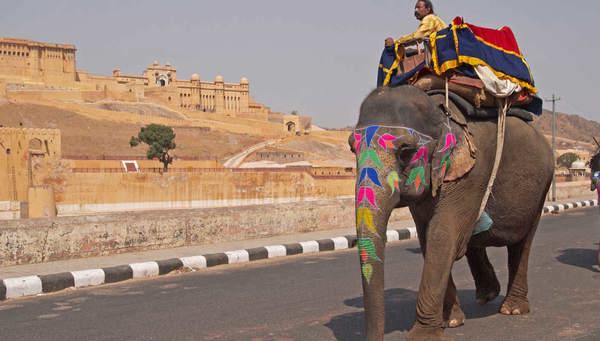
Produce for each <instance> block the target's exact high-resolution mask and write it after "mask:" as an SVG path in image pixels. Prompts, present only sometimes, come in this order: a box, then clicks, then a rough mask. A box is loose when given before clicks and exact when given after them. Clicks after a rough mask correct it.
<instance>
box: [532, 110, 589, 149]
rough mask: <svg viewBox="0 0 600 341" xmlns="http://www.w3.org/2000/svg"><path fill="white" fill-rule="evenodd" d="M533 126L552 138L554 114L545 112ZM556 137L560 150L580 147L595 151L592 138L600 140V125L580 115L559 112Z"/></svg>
mask: <svg viewBox="0 0 600 341" xmlns="http://www.w3.org/2000/svg"><path fill="white" fill-rule="evenodd" d="M533 126H534V127H536V128H537V129H539V130H540V131H541V132H542V133H544V134H545V135H547V136H548V137H550V136H552V112H551V111H548V110H544V112H543V113H542V115H541V116H540V117H539V118H538V119H536V120H535V121H534V122H533ZM556 136H557V138H559V142H558V146H559V148H563V149H566V148H577V147H579V148H582V149H586V150H588V151H595V149H596V148H597V146H596V144H595V143H594V139H593V138H592V137H593V136H595V137H596V138H597V139H598V138H600V123H598V122H596V121H592V120H588V119H585V118H583V117H581V116H578V115H574V114H567V113H558V112H557V113H556ZM569 140H570V141H569Z"/></svg>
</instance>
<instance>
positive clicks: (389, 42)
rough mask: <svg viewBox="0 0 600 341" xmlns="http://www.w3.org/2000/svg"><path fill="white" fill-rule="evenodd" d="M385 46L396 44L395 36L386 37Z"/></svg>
mask: <svg viewBox="0 0 600 341" xmlns="http://www.w3.org/2000/svg"><path fill="white" fill-rule="evenodd" d="M385 46H386V47H387V46H394V38H391V37H387V38H385Z"/></svg>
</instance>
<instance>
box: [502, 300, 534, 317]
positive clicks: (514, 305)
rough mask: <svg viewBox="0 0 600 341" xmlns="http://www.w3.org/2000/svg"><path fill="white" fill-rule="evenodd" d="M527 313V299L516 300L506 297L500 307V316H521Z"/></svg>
mask: <svg viewBox="0 0 600 341" xmlns="http://www.w3.org/2000/svg"><path fill="white" fill-rule="evenodd" d="M527 313H529V302H528V301H527V299H516V298H510V297H507V298H506V299H505V300H504V303H502V306H500V314H504V315H523V314H527Z"/></svg>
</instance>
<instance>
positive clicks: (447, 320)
mask: <svg viewBox="0 0 600 341" xmlns="http://www.w3.org/2000/svg"><path fill="white" fill-rule="evenodd" d="M463 324H465V313H464V312H463V310H462V309H461V307H460V302H459V300H458V295H457V294H456V286H455V285H454V280H453V279H452V274H450V278H449V279H448V288H447V289H446V297H445V298H444V327H446V328H456V327H460V326H462V325H463Z"/></svg>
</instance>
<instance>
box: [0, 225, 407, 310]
mask: <svg viewBox="0 0 600 341" xmlns="http://www.w3.org/2000/svg"><path fill="white" fill-rule="evenodd" d="M416 236H417V231H416V229H415V228H414V227H409V228H405V229H400V230H388V231H387V240H388V242H393V241H400V240H406V239H412V238H416ZM355 246H356V236H343V237H335V238H329V239H322V240H311V241H306V242H300V243H292V244H283V245H270V246H264V247H257V248H253V249H246V250H236V251H227V252H224V253H213V254H207V255H202V256H192V257H183V258H172V259H167V260H162V261H155V262H145V263H134V264H128V265H122V266H115V267H109V268H102V269H92V270H83V271H72V272H63V273H58V274H52V275H42V276H26V277H18V278H8V279H4V280H2V281H0V300H5V299H7V298H17V297H22V296H32V295H40V294H45V293H50V292H55V291H60V290H63V289H67V288H82V287H87V286H93V285H100V284H105V283H115V282H120V281H125V280H128V279H132V278H145V277H154V276H160V275H165V274H168V273H169V272H171V271H174V270H178V269H183V268H187V269H192V270H198V269H203V268H209V267H213V266H217V265H224V264H236V263H245V262H251V261H255V260H260V259H270V258H277V257H284V256H292V255H298V254H307V253H317V252H323V251H335V250H344V249H349V248H353V247H355Z"/></svg>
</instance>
